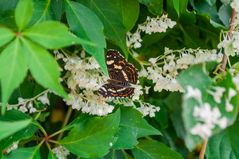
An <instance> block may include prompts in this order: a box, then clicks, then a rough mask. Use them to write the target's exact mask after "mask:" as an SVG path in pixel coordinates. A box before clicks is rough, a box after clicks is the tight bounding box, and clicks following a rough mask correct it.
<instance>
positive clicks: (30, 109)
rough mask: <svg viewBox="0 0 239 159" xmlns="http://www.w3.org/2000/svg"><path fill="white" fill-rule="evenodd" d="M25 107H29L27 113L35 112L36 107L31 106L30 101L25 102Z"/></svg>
mask: <svg viewBox="0 0 239 159" xmlns="http://www.w3.org/2000/svg"><path fill="white" fill-rule="evenodd" d="M27 108H28V109H29V113H30V114H32V113H35V112H36V111H37V109H36V108H34V107H33V104H32V102H29V103H28V104H27Z"/></svg>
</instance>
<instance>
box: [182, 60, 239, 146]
mask: <svg viewBox="0 0 239 159" xmlns="http://www.w3.org/2000/svg"><path fill="white" fill-rule="evenodd" d="M178 81H179V83H180V84H181V86H182V87H183V88H184V89H185V90H186V94H187V86H189V85H190V86H192V87H193V88H194V89H195V88H198V89H199V90H200V92H201V94H202V99H201V100H202V101H201V103H199V102H198V101H197V100H196V99H194V98H186V96H185V95H184V97H183V104H182V107H183V113H182V117H183V122H184V126H185V129H186V132H185V135H184V140H185V142H186V146H187V147H188V148H189V149H190V150H192V149H193V148H194V147H195V146H196V145H197V144H199V143H201V142H202V138H201V137H199V136H198V135H192V134H191V130H192V128H193V127H194V126H195V125H196V124H198V123H201V122H200V121H198V119H197V118H196V117H194V116H193V114H194V109H195V107H198V106H202V104H205V103H207V104H209V105H210V109H212V110H213V109H215V108H216V109H218V110H219V111H220V119H222V118H224V119H226V125H225V126H230V125H231V124H233V122H234V121H235V119H236V116H237V110H238V104H239V103H238V102H239V98H238V94H236V95H235V96H233V97H232V98H231V99H230V101H229V102H230V104H231V106H232V107H233V108H232V110H231V111H227V110H226V105H227V103H226V101H227V100H228V96H229V91H230V90H231V89H232V90H233V91H235V92H236V86H235V84H234V83H233V81H232V77H231V75H230V73H226V74H225V75H223V76H222V77H221V80H219V81H217V82H216V83H212V80H211V79H210V77H209V76H208V75H207V73H206V71H203V67H202V66H201V65H195V66H192V67H190V68H189V69H187V70H186V71H183V72H182V73H181V74H180V76H179V78H178ZM195 81H197V82H195ZM215 87H220V88H224V89H225V92H223V95H222V97H221V98H220V100H221V101H220V102H219V103H218V102H216V101H215V99H214V98H213V96H212V95H211V93H210V92H215V91H214V90H213V88H215ZM218 120H219V119H218ZM222 129H223V128H222V127H220V126H219V125H216V124H215V127H214V128H211V129H210V130H211V134H212V135H213V134H215V133H218V132H220V131H221V130H222Z"/></svg>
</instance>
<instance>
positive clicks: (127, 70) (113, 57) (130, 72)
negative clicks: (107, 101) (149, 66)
mask: <svg viewBox="0 0 239 159" xmlns="http://www.w3.org/2000/svg"><path fill="white" fill-rule="evenodd" d="M106 64H107V68H108V72H109V76H110V80H108V83H106V84H104V85H103V86H102V87H101V88H100V89H99V93H100V94H101V95H102V96H104V97H129V96H131V95H132V94H133V93H134V88H132V87H130V84H136V83H137V80H138V74H137V71H136V68H135V67H134V66H133V65H132V64H130V63H128V62H127V61H126V60H125V58H124V57H123V56H122V55H121V54H120V53H119V52H118V51H116V50H108V51H107V53H106Z"/></svg>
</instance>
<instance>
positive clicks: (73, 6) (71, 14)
mask: <svg viewBox="0 0 239 159" xmlns="http://www.w3.org/2000/svg"><path fill="white" fill-rule="evenodd" d="M66 17H67V21H68V23H69V25H70V29H71V30H72V31H73V32H74V33H75V34H76V35H77V36H78V37H81V38H83V39H85V40H89V41H91V42H92V43H94V44H95V46H89V45H83V48H84V49H85V50H86V51H87V52H88V53H90V54H91V55H93V56H94V58H95V59H96V60H97V61H98V63H99V64H100V66H101V68H102V70H103V72H104V73H105V74H106V75H107V74H108V71H107V67H106V64H105V54H104V48H105V47H106V41H105V37H104V33H103V29H104V27H103V24H102V23H101V21H100V20H99V18H98V17H97V16H96V15H95V13H94V12H92V11H91V10H90V9H88V8H87V7H85V6H83V5H82V4H80V3H77V2H70V1H68V2H67V5H66ZM95 26H97V27H95Z"/></svg>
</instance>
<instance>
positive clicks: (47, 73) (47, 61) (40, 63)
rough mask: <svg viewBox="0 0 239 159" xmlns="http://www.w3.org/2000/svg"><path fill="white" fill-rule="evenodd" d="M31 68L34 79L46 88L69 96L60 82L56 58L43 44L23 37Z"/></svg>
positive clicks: (26, 55)
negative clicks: (40, 44)
mask: <svg viewBox="0 0 239 159" xmlns="http://www.w3.org/2000/svg"><path fill="white" fill-rule="evenodd" d="M22 41H23V47H24V49H25V57H26V58H27V62H28V66H29V69H30V71H31V73H32V75H33V77H34V79H35V80H36V81H37V82H38V83H39V84H41V85H42V86H43V87H45V88H50V89H52V90H53V91H55V92H56V93H57V94H59V95H60V96H62V97H65V98H66V97H67V94H66V92H65V91H64V89H63V87H62V86H61V84H60V80H59V79H60V71H59V66H58V64H57V62H56V60H55V59H54V58H53V57H52V56H51V55H50V53H49V52H48V51H47V50H45V49H43V48H42V47H41V46H39V45H37V44H35V43H33V42H31V41H29V40H26V39H22Z"/></svg>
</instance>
